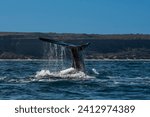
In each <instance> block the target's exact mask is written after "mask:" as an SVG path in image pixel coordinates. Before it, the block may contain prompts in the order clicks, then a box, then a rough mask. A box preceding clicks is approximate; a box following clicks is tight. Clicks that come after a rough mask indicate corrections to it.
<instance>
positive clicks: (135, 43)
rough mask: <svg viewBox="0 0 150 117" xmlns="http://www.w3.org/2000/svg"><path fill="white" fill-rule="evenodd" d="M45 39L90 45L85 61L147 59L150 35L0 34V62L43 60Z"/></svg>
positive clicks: (149, 57) (149, 56)
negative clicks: (4, 60)
mask: <svg viewBox="0 0 150 117" xmlns="http://www.w3.org/2000/svg"><path fill="white" fill-rule="evenodd" d="M39 37H46V38H50V39H58V40H63V41H66V42H71V43H76V44H79V43H86V42H90V43H91V44H90V46H89V47H88V48H87V49H86V51H85V56H86V58H88V59H105V58H107V59H150V35H148V34H147V35H145V34H123V35H121V34H118V35H117V34H109V35H100V34H72V33H21V32H0V59H42V58H43V53H44V49H45V43H43V42H41V41H40V40H39V39H38V38H39Z"/></svg>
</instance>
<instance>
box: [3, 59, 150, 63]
mask: <svg viewBox="0 0 150 117" xmlns="http://www.w3.org/2000/svg"><path fill="white" fill-rule="evenodd" d="M1 61H57V60H54V59H53V60H49V59H0V62H1ZM58 61H61V60H58ZM85 61H150V59H85Z"/></svg>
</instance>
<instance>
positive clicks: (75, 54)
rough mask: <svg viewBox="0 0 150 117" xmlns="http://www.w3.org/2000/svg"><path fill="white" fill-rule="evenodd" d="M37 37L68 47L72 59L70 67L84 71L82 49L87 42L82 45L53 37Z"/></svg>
mask: <svg viewBox="0 0 150 117" xmlns="http://www.w3.org/2000/svg"><path fill="white" fill-rule="evenodd" d="M39 39H40V40H42V41H45V42H49V43H52V44H57V45H60V46H64V47H66V48H68V49H70V51H71V54H72V59H73V60H72V67H73V68H74V69H75V70H77V71H83V72H84V71H85V65H84V59H83V56H82V50H84V49H85V48H86V47H87V46H88V45H89V43H85V44H82V45H74V44H71V43H65V42H63V41H58V40H53V39H47V38H41V37H40V38H39Z"/></svg>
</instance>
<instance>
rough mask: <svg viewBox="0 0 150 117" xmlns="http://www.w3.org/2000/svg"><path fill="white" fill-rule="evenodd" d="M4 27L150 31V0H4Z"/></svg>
mask: <svg viewBox="0 0 150 117" xmlns="http://www.w3.org/2000/svg"><path fill="white" fill-rule="evenodd" d="M0 31H3V32H57V33H88V34H92V33H94V34H129V33H130V34H131V33H134V34H136V33H143V34H150V0H0Z"/></svg>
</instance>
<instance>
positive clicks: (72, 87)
mask: <svg viewBox="0 0 150 117" xmlns="http://www.w3.org/2000/svg"><path fill="white" fill-rule="evenodd" d="M54 63H56V62H55V61H46V60H45V61H44V60H41V61H39V60H25V61H21V60H15V61H9V60H1V61H0V99H1V100H3V99H6V100H7V99H8V100H12V99H13V100H18V99H21V100H22V99H23V100H43V99H44V100H53V99H58V100H66V99H71V100H74V99H90V100H93V99H96V100H118V99H119V100H123V99H125V100H137V99H138V100H142V99H144V100H148V99H150V61H149V60H135V61H134V60H121V61H119V60H90V61H89V60H86V61H85V65H86V73H85V74H84V73H79V74H77V75H75V76H71V75H70V76H69V75H64V76H61V75H60V74H59V71H60V70H61V69H64V68H63V67H60V69H57V68H59V65H61V66H64V65H62V64H61V63H59V61H57V65H56V64H54ZM41 74H42V75H43V76H42V75H41Z"/></svg>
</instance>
